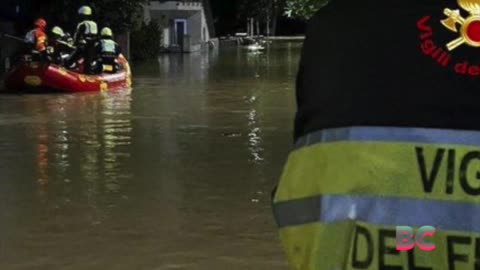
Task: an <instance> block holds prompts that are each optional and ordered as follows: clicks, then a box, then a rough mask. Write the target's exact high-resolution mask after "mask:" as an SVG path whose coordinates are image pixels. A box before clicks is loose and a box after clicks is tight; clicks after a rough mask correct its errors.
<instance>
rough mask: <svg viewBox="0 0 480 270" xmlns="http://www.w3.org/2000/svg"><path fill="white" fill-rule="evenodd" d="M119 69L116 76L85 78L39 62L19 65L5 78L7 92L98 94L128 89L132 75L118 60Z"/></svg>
mask: <svg viewBox="0 0 480 270" xmlns="http://www.w3.org/2000/svg"><path fill="white" fill-rule="evenodd" d="M117 60H118V63H119V64H120V66H121V67H122V68H121V69H120V70H119V71H118V72H117V73H115V74H107V73H104V74H99V75H85V74H82V73H80V72H76V71H72V70H67V69H65V68H64V67H61V66H58V65H55V64H51V63H39V62H22V63H20V64H19V65H18V66H16V67H14V68H13V69H12V70H11V71H10V72H9V73H8V74H7V76H6V79H5V86H6V87H7V89H8V90H10V91H44V90H48V91H52V90H53V91H59V92H69V93H75V92H98V91H122V90H127V89H128V90H129V89H131V85H132V74H131V70H130V65H129V64H128V61H127V59H125V57H123V55H120V57H119V58H118V59H117Z"/></svg>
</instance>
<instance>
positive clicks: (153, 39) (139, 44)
mask: <svg viewBox="0 0 480 270" xmlns="http://www.w3.org/2000/svg"><path fill="white" fill-rule="evenodd" d="M161 25H162V23H161V22H158V21H156V20H152V21H150V22H149V23H148V24H146V23H142V26H141V27H140V28H139V29H137V30H135V31H133V32H132V36H131V40H132V43H131V46H132V58H133V59H134V60H135V61H143V60H147V59H152V58H155V57H157V56H158V55H159V54H160V52H161V46H160V44H161V41H162V33H161V32H160V29H161V28H162V26H161Z"/></svg>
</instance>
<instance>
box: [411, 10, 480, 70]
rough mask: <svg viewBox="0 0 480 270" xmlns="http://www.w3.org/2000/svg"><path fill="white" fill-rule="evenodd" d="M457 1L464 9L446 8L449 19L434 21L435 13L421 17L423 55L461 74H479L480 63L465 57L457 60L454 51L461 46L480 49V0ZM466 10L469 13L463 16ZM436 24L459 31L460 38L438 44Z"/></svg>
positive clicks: (418, 26)
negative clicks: (477, 63) (434, 24)
mask: <svg viewBox="0 0 480 270" xmlns="http://www.w3.org/2000/svg"><path fill="white" fill-rule="evenodd" d="M457 2H458V5H459V6H460V7H461V8H462V9H463V10H460V9H453V10H452V9H449V8H446V9H445V10H444V11H443V13H444V15H445V16H446V18H445V19H444V20H441V21H440V22H434V21H432V16H424V17H423V18H421V19H420V20H418V22H417V28H418V30H419V31H420V40H421V44H420V49H421V51H422V52H423V54H425V55H426V56H429V57H431V58H432V59H433V60H435V61H436V62H437V63H438V64H439V65H440V66H442V67H444V68H448V69H451V70H453V71H454V72H455V73H457V74H460V75H467V76H472V77H478V76H480V65H475V64H471V63H469V61H467V60H465V59H456V57H457V56H456V55H454V52H453V51H455V49H457V48H459V47H460V46H469V47H472V49H474V48H480V0H457ZM462 12H463V13H465V14H463V15H462ZM433 23H439V24H441V25H443V27H444V28H446V29H445V30H448V31H450V32H453V33H457V34H458V37H457V38H454V39H452V40H451V41H450V42H448V43H447V44H445V45H438V44H437V43H435V41H434V32H433V28H432V24H433ZM479 53H480V51H479Z"/></svg>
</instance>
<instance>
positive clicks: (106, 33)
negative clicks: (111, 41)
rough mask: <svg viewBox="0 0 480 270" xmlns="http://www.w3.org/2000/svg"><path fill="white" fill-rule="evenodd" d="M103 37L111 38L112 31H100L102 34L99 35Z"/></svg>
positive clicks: (106, 28) (106, 29)
mask: <svg viewBox="0 0 480 270" xmlns="http://www.w3.org/2000/svg"><path fill="white" fill-rule="evenodd" d="M100 34H101V35H102V36H103V37H113V31H112V29H110V28H108V27H105V28H103V29H102V32H101V33H100Z"/></svg>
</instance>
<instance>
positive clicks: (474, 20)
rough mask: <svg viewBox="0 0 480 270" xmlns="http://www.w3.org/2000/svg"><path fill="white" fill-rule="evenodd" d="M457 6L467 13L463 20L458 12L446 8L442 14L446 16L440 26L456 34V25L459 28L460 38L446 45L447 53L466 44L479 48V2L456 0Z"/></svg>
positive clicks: (476, 0)
mask: <svg viewBox="0 0 480 270" xmlns="http://www.w3.org/2000/svg"><path fill="white" fill-rule="evenodd" d="M458 5H459V6H460V7H462V8H463V9H464V10H465V11H467V12H468V13H469V15H468V17H466V18H464V17H462V15H461V14H460V10H458V9H455V10H451V9H448V8H446V9H445V10H444V14H445V15H446V16H448V18H447V19H445V20H443V21H442V24H443V25H444V26H445V27H446V28H447V29H448V30H450V31H452V32H455V33H457V32H458V28H457V24H458V25H459V26H460V37H459V38H457V39H455V40H453V41H451V42H450V43H448V44H447V48H448V50H449V51H453V50H455V49H456V48H457V47H459V46H461V45H463V44H467V45H470V46H472V47H480V1H479V0H458Z"/></svg>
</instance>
